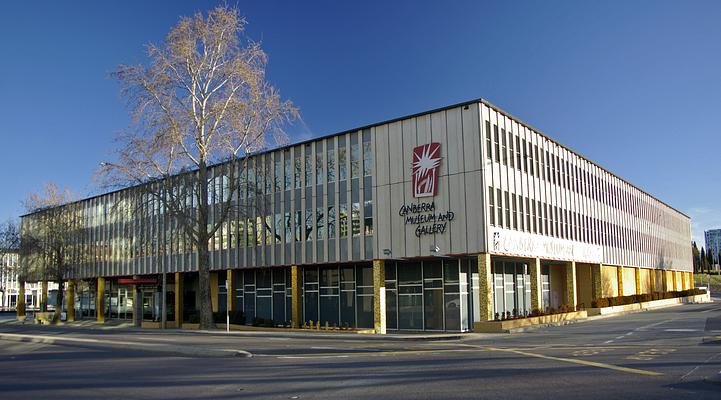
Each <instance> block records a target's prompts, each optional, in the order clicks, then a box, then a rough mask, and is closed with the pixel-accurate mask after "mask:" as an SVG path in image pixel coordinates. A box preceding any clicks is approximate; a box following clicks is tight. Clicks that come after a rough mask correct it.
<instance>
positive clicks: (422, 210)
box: [374, 104, 484, 258]
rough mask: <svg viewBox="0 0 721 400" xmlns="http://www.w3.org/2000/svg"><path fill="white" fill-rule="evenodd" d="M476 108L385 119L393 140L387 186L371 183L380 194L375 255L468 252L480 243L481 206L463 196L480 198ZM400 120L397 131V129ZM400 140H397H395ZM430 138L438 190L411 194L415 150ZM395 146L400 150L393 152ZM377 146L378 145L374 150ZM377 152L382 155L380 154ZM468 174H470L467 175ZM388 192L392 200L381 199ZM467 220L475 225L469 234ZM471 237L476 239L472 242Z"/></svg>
mask: <svg viewBox="0 0 721 400" xmlns="http://www.w3.org/2000/svg"><path fill="white" fill-rule="evenodd" d="M478 111H479V108H478V105H477V104H475V105H474V104H469V105H468V106H461V107H455V108H449V109H446V110H442V111H437V112H433V113H430V114H424V115H419V116H415V117H411V118H407V119H404V120H402V121H401V122H394V123H391V124H389V127H388V132H389V142H390V143H394V142H396V143H395V144H394V145H391V153H390V158H389V160H388V167H389V170H390V171H391V178H390V181H391V184H390V189H388V187H387V186H389V185H384V184H381V182H382V180H381V179H379V180H378V181H376V182H374V184H375V193H377V198H378V205H377V206H376V216H377V220H378V224H377V227H378V229H377V233H376V235H375V239H376V240H377V244H376V246H375V248H376V249H377V250H378V251H377V254H376V257H378V258H399V257H403V258H414V257H428V256H436V255H444V254H468V253H471V252H477V251H479V249H482V248H483V243H482V240H483V239H482V233H481V232H483V230H484V229H483V223H482V221H483V214H482V212H483V207H482V206H481V205H480V204H478V203H476V204H469V203H468V202H467V201H466V198H469V199H474V200H475V201H477V202H479V201H480V200H481V193H480V191H481V174H480V165H481V164H480V157H481V153H480V150H481V148H480V143H481V140H480V131H479V123H478V121H479V115H478ZM399 125H400V127H401V129H400V131H399V130H398V129H397V126H399ZM384 130H385V127H377V128H376V131H384ZM394 135H395V137H394ZM377 139H378V137H377ZM398 140H400V143H397V141H398ZM432 143H437V144H439V145H440V163H439V164H438V166H437V172H436V175H437V181H436V184H435V185H434V189H435V190H436V192H435V195H428V196H427V197H414V193H415V191H414V186H413V182H414V180H413V161H414V152H415V151H416V150H417V148H419V147H421V148H425V147H423V146H426V145H431V144H432ZM468 144H470V145H468ZM394 148H396V149H398V148H400V149H401V150H400V151H394V150H393V149H394ZM428 148H429V149H430V148H432V147H428ZM380 151H382V150H381V149H379V148H376V154H379V152H380ZM418 151H421V150H418ZM417 154H421V153H417ZM379 156H380V157H382V153H381V155H379ZM384 165H385V161H384V162H383V163H380V162H377V163H376V167H381V166H384ZM469 166H471V167H475V170H470V171H469V170H468V167H469ZM393 171H402V173H403V174H402V182H398V183H396V182H395V179H397V177H394V172H393ZM378 174H383V171H376V173H375V174H374V175H375V176H377V175H378ZM396 174H397V172H396ZM469 174H470V176H472V178H469V179H467V178H468V177H469ZM388 192H390V193H389V195H390V199H389V200H390V201H385V196H386V194H387V193H388ZM389 208H390V209H389ZM471 214H472V215H471ZM388 217H389V218H388ZM385 218H388V219H387V220H384V219H385ZM468 221H471V223H473V225H474V226H473V231H474V233H473V235H471V237H470V238H469V235H468V226H467V224H468ZM469 239H471V240H474V242H473V243H470V242H469ZM384 249H386V250H390V253H391V255H385V254H384V252H383V250H384Z"/></svg>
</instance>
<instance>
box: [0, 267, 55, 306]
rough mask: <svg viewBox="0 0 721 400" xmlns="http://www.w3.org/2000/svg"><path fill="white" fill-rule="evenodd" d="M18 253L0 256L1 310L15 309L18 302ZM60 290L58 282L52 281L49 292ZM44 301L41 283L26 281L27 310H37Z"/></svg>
mask: <svg viewBox="0 0 721 400" xmlns="http://www.w3.org/2000/svg"><path fill="white" fill-rule="evenodd" d="M18 258H19V257H18V253H10V254H6V255H5V256H4V257H2V258H0V311H8V310H14V309H15V306H16V305H17V302H18V294H19V291H20V285H19V282H18V274H17V268H18ZM57 290H58V284H57V283H54V282H50V283H49V284H48V292H50V293H51V294H53V292H56V291H57ZM41 301H42V290H40V283H37V282H33V283H30V282H27V283H25V307H26V309H27V310H37V309H38V308H39V307H40V302H41Z"/></svg>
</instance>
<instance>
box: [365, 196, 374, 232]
mask: <svg viewBox="0 0 721 400" xmlns="http://www.w3.org/2000/svg"><path fill="white" fill-rule="evenodd" d="M363 221H364V232H365V234H366V235H372V234H373V200H366V201H365V202H364V203H363Z"/></svg>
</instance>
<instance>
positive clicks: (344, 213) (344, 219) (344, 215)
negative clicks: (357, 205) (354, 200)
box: [338, 204, 348, 237]
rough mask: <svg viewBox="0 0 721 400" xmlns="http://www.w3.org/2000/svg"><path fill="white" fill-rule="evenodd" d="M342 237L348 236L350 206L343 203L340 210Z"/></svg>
mask: <svg viewBox="0 0 721 400" xmlns="http://www.w3.org/2000/svg"><path fill="white" fill-rule="evenodd" d="M338 217H339V224H340V227H339V228H340V237H346V236H348V206H347V205H346V204H341V205H340V208H339V212H338Z"/></svg>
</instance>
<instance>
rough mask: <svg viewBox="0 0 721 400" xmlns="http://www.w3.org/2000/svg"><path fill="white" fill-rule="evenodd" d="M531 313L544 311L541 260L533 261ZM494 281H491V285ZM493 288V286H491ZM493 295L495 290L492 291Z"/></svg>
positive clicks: (531, 266)
mask: <svg viewBox="0 0 721 400" xmlns="http://www.w3.org/2000/svg"><path fill="white" fill-rule="evenodd" d="M530 268H531V271H530V272H531V311H533V310H539V311H542V310H543V304H541V303H542V300H543V296H542V295H541V259H540V258H536V259H534V260H532V261H531V265H530ZM492 284H493V281H491V285H492ZM491 288H493V286H491ZM491 293H493V290H491Z"/></svg>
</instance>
